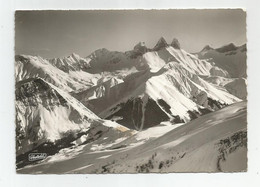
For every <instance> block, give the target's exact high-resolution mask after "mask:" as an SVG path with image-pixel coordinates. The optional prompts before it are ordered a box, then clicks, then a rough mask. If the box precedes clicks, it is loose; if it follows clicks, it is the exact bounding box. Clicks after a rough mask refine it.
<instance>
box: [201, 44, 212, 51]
mask: <svg viewBox="0 0 260 187" xmlns="http://www.w3.org/2000/svg"><path fill="white" fill-rule="evenodd" d="M209 50H213V48H212V47H210V46H209V45H206V46H205V47H204V48H203V49H202V50H201V52H204V51H209Z"/></svg>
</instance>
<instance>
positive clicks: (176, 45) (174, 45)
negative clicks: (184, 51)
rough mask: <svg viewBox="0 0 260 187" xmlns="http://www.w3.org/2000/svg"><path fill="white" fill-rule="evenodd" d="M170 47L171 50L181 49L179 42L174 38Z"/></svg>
mask: <svg viewBox="0 0 260 187" xmlns="http://www.w3.org/2000/svg"><path fill="white" fill-rule="evenodd" d="M171 46H172V47H173V48H175V49H180V48H181V45H180V42H179V41H178V39H176V38H173V40H172V43H171Z"/></svg>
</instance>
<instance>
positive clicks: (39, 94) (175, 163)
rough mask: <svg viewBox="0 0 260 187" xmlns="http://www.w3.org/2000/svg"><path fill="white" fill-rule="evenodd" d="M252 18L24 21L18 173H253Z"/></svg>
mask: <svg viewBox="0 0 260 187" xmlns="http://www.w3.org/2000/svg"><path fill="white" fill-rule="evenodd" d="M246 16H247V11H246V10H244V9H241V8H233V9H157V10H156V9H151V10H144V9H136V10H127V9H124V10H123V9H121V10H16V11H15V16H14V18H15V21H14V22H15V26H14V32H15V39H14V40H15V44H14V45H15V49H14V50H15V62H13V63H14V77H15V78H14V80H15V83H14V84H15V98H14V99H15V101H14V106H15V121H14V125H15V133H14V135H15V137H13V138H14V139H15V158H16V163H15V167H16V173H17V174H139V173H160V174H162V173H234V172H235V173H236V172H247V170H248V157H247V154H248V136H247V129H248V128H247V124H248V123H247V95H248V94H247V27H246Z"/></svg>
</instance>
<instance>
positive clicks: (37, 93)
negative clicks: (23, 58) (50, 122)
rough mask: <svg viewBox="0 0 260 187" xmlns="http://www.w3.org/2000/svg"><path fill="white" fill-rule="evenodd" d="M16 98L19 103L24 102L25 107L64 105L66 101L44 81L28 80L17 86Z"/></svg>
mask: <svg viewBox="0 0 260 187" xmlns="http://www.w3.org/2000/svg"><path fill="white" fill-rule="evenodd" d="M15 96H16V100H17V101H22V102H23V104H24V105H25V106H38V105H39V104H43V105H44V106H47V105H48V106H54V105H63V106H66V100H65V99H64V98H63V97H62V96H61V95H60V94H58V93H57V92H56V91H55V90H53V89H52V88H51V87H50V86H49V85H48V84H47V83H46V82H44V81H43V80H42V79H27V80H24V81H20V82H18V83H17V84H16V90H15Z"/></svg>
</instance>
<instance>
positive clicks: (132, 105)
mask: <svg viewBox="0 0 260 187" xmlns="http://www.w3.org/2000/svg"><path fill="white" fill-rule="evenodd" d="M143 105H144V103H143V101H142V99H141V98H135V99H132V100H128V101H127V102H126V103H123V104H122V108H121V109H120V110H119V111H117V112H115V113H114V114H113V115H111V116H109V117H107V119H112V118H113V117H115V116H118V117H121V118H122V119H120V120H117V123H119V124H122V125H124V126H126V127H128V128H130V129H136V130H142V129H147V128H149V127H153V126H155V125H158V124H160V122H162V121H166V120H169V117H168V115H167V114H166V113H165V112H164V111H163V110H162V109H161V108H160V107H159V106H158V104H157V103H156V102H155V101H154V100H152V99H151V98H148V101H147V103H146V104H145V106H143ZM151 116H152V117H151Z"/></svg>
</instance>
